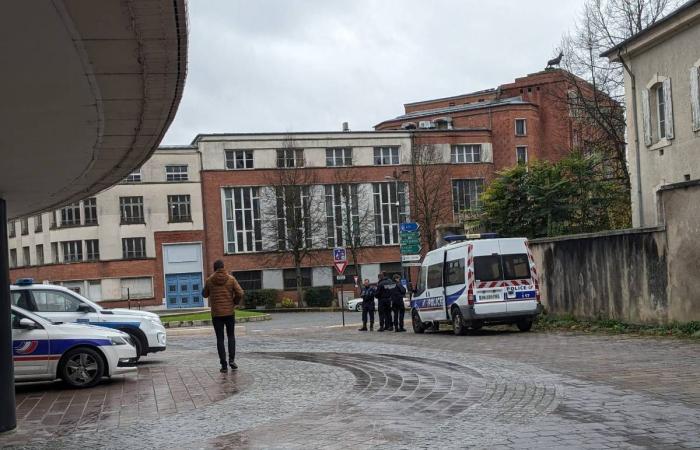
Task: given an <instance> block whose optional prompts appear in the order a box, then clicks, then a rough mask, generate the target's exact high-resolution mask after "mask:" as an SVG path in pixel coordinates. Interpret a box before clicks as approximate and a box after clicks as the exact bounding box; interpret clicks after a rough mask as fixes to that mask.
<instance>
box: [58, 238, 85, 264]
mask: <svg viewBox="0 0 700 450" xmlns="http://www.w3.org/2000/svg"><path fill="white" fill-rule="evenodd" d="M61 249H62V250H63V262H75V261H82V260H83V241H63V242H61Z"/></svg>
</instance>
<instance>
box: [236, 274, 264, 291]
mask: <svg viewBox="0 0 700 450" xmlns="http://www.w3.org/2000/svg"><path fill="white" fill-rule="evenodd" d="M231 275H233V276H234V277H236V280H237V281H238V284H240V285H241V288H242V289H243V290H244V291H246V292H249V291H255V290H258V289H262V270H246V271H241V272H231Z"/></svg>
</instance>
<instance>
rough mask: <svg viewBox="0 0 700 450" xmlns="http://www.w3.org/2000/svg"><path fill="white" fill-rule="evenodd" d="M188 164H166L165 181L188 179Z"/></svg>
mask: <svg viewBox="0 0 700 450" xmlns="http://www.w3.org/2000/svg"><path fill="white" fill-rule="evenodd" d="M187 180H188V177H187V165H186V164H178V165H173V166H165V181H187Z"/></svg>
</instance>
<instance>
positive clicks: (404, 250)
mask: <svg viewBox="0 0 700 450" xmlns="http://www.w3.org/2000/svg"><path fill="white" fill-rule="evenodd" d="M414 253H420V245H418V244H411V245H402V246H401V254H402V255H411V254H414Z"/></svg>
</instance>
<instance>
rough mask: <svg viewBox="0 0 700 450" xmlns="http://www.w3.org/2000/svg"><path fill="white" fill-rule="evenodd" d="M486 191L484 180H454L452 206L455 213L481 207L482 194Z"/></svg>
mask: <svg viewBox="0 0 700 450" xmlns="http://www.w3.org/2000/svg"><path fill="white" fill-rule="evenodd" d="M483 192H484V180H482V179H474V180H452V206H453V208H454V213H455V214H459V213H461V212H462V211H466V210H477V209H479V208H480V207H481V194H482V193H483Z"/></svg>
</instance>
